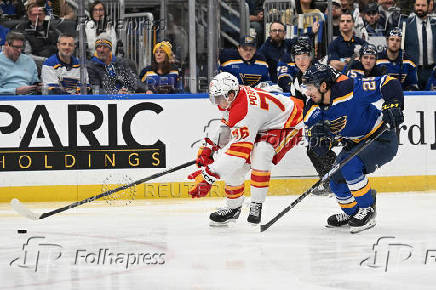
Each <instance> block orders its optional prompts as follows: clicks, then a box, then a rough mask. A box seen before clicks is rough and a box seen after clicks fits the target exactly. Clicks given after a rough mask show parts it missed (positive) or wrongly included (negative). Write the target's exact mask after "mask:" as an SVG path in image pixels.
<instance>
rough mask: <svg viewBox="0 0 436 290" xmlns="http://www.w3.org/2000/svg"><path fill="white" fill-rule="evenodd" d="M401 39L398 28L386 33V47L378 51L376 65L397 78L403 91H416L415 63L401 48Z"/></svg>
mask: <svg viewBox="0 0 436 290" xmlns="http://www.w3.org/2000/svg"><path fill="white" fill-rule="evenodd" d="M401 40H402V32H401V29H400V28H398V27H395V28H393V29H391V30H390V31H389V32H388V33H387V35H386V44H387V48H385V49H384V50H383V51H382V52H380V53H379V55H378V59H377V66H379V67H384V68H385V69H386V74H388V75H389V76H391V77H394V78H397V79H399V80H400V82H401V86H402V88H403V90H404V91H416V90H418V77H417V72H416V64H415V63H414V62H413V60H412V59H411V58H410V56H409V55H408V54H407V52H406V51H404V50H402V49H401Z"/></svg>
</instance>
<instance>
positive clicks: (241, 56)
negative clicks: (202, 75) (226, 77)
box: [218, 35, 270, 87]
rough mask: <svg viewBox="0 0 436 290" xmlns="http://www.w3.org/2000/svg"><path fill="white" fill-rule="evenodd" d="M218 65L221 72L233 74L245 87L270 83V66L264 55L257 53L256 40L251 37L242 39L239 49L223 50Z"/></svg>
mask: <svg viewBox="0 0 436 290" xmlns="http://www.w3.org/2000/svg"><path fill="white" fill-rule="evenodd" d="M218 65H219V67H218V71H219V72H229V73H231V74H232V75H234V76H235V77H237V78H238V81H239V84H241V85H244V86H250V87H255V86H256V85H257V84H259V83H261V82H267V81H270V76H269V70H268V64H267V63H266V60H265V58H264V57H263V55H260V54H257V53H256V39H255V38H254V37H252V36H249V35H246V36H242V37H241V38H240V40H239V46H238V48H237V49H223V50H222V51H221V53H220V56H219V60H218Z"/></svg>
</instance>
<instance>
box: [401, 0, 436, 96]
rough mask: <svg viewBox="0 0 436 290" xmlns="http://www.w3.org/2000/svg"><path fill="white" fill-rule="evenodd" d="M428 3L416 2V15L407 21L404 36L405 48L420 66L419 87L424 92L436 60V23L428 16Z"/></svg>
mask: <svg viewBox="0 0 436 290" xmlns="http://www.w3.org/2000/svg"><path fill="white" fill-rule="evenodd" d="M428 1H430V0H415V15H414V16H412V17H409V18H408V19H407V21H406V35H405V36H404V40H405V43H404V48H405V50H406V51H407V53H408V54H409V55H410V57H411V58H412V60H413V62H414V63H415V64H417V65H418V87H419V89H422V90H424V89H425V87H426V85H427V80H428V79H429V77H430V76H431V74H432V71H433V66H434V64H435V60H436V22H435V21H434V20H432V19H430V18H429V17H428V16H427V14H428ZM417 44H418V45H417Z"/></svg>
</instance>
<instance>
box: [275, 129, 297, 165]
mask: <svg viewBox="0 0 436 290" xmlns="http://www.w3.org/2000/svg"><path fill="white" fill-rule="evenodd" d="M294 131H296V129H295V130H293V131H291V132H289V133H288V134H287V135H286V137H285V139H284V140H285V144H281V145H283V147H282V148H280V149H279V150H278V151H276V155H274V157H273V159H272V163H273V164H274V165H276V164H277V163H279V162H280V160H282V158H283V157H284V156H285V154H286V153H287V152H288V151H289V150H291V149H292V147H294V146H295V145H297V144H298V143H299V142H300V141H301V139H302V137H303V129H300V130H298V132H294Z"/></svg>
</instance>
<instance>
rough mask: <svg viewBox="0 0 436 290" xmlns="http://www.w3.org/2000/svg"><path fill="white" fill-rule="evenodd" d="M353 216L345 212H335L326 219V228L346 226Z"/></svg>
mask: <svg viewBox="0 0 436 290" xmlns="http://www.w3.org/2000/svg"><path fill="white" fill-rule="evenodd" d="M352 217H353V216H351V215H348V214H346V213H345V212H341V213H337V214H334V215H331V216H330V217H329V218H328V219H327V224H326V227H327V228H340V227H345V226H348V222H349V221H350V220H351V218H352Z"/></svg>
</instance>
